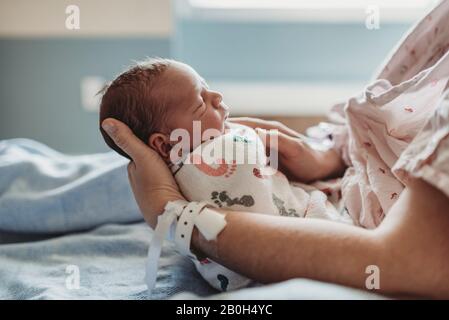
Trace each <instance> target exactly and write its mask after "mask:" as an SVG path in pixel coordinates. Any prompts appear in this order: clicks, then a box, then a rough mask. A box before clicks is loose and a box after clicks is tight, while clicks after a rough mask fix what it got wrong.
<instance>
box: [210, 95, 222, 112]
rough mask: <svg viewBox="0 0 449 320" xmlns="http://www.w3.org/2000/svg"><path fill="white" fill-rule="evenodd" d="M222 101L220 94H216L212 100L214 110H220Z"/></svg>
mask: <svg viewBox="0 0 449 320" xmlns="http://www.w3.org/2000/svg"><path fill="white" fill-rule="evenodd" d="M222 101H223V96H222V95H221V94H220V93H218V92H217V93H216V94H215V97H214V99H213V100H212V104H213V105H214V107H215V108H220V105H221V102H222Z"/></svg>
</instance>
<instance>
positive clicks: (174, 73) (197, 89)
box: [163, 63, 229, 147]
mask: <svg viewBox="0 0 449 320" xmlns="http://www.w3.org/2000/svg"><path fill="white" fill-rule="evenodd" d="M163 77H164V80H165V81H164V82H165V85H164V86H163V88H164V90H166V91H165V92H164V95H165V96H166V97H167V99H168V101H169V105H170V110H169V114H168V117H167V125H168V127H169V128H170V130H175V129H179V128H181V129H185V130H187V131H188V132H189V134H190V137H191V138H193V125H194V121H197V125H198V121H199V122H200V123H201V137H202V138H201V140H207V138H204V136H203V133H204V131H206V130H207V129H214V130H208V132H207V133H206V134H207V135H209V136H210V133H211V132H216V134H215V135H220V134H223V133H224V131H225V127H226V119H227V117H228V115H229V111H228V107H227V106H226V105H225V104H224V102H223V97H222V95H221V94H220V93H219V92H216V91H212V90H210V89H209V87H208V85H207V83H206V82H205V80H204V79H203V78H202V77H201V76H200V75H199V74H198V73H196V71H195V70H193V69H192V68H191V67H189V66H188V65H185V64H182V63H173V64H172V65H170V66H169V67H168V69H167V70H166V71H165V72H164V75H163ZM191 146H193V147H195V145H194V144H193V141H192V142H191Z"/></svg>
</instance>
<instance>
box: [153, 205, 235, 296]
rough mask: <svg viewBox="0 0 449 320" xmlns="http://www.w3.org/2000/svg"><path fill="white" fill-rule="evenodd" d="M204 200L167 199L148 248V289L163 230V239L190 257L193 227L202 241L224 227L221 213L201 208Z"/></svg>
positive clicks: (156, 266)
mask: <svg viewBox="0 0 449 320" xmlns="http://www.w3.org/2000/svg"><path fill="white" fill-rule="evenodd" d="M206 206H207V203H205V202H190V203H187V201H182V200H180V201H169V202H168V203H167V205H166V206H165V210H164V213H163V214H162V215H160V216H159V217H158V224H157V226H156V228H155V230H154V233H153V239H152V241H151V243H150V247H149V249H148V258H147V269H146V276H145V277H146V283H147V286H148V289H149V290H150V292H151V291H152V290H153V288H154V286H155V285H156V278H157V269H158V261H159V257H160V254H161V250H162V243H163V240H164V237H165V236H166V235H167V233H171V235H170V234H168V235H167V239H169V240H174V242H175V244H176V247H177V249H178V251H179V253H181V254H182V255H184V256H188V257H189V258H191V259H194V258H195V256H194V255H193V254H192V253H191V251H190V242H191V239H192V232H193V228H194V227H195V226H196V227H197V228H198V231H199V232H200V233H201V234H202V235H203V236H204V238H205V239H206V240H213V239H216V237H217V235H218V234H219V233H220V232H221V230H223V228H224V227H225V226H226V220H225V218H224V215H222V214H220V213H218V212H216V211H214V210H211V209H208V208H205V207H206Z"/></svg>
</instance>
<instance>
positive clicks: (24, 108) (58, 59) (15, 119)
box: [0, 0, 172, 153]
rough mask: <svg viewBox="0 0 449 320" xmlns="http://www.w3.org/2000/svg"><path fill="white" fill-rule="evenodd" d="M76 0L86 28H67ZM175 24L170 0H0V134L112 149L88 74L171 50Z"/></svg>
mask: <svg viewBox="0 0 449 320" xmlns="http://www.w3.org/2000/svg"><path fill="white" fill-rule="evenodd" d="M69 4H76V5H78V6H79V8H80V30H67V29H66V28H65V20H66V14H65V8H66V6H67V5H69ZM171 25H172V19H171V12H170V2H169V1H166V0H127V1H106V0H95V1H92V0H71V1H65V0H39V1H33V0H2V1H0V70H1V73H2V76H1V77H0V98H1V99H0V139H8V138H18V137H25V138H32V139H35V140H38V141H41V142H43V143H46V144H48V145H49V146H51V147H52V148H55V149H57V150H59V151H62V152H68V153H89V152H99V151H106V150H108V148H107V147H106V145H105V144H104V142H103V140H102V138H101V136H100V134H99V131H98V114H97V113H96V112H89V111H86V110H84V109H83V108H82V103H81V92H80V90H81V89H80V83H81V81H82V79H83V78H85V77H90V76H94V77H100V78H103V79H105V80H110V79H112V77H113V76H114V75H116V74H118V73H119V72H120V71H122V70H123V69H124V68H125V67H126V66H127V65H129V64H131V60H133V59H141V58H144V57H145V56H152V55H157V56H169V55H170V49H169V47H170V40H169V37H170V34H171V32H172V30H171Z"/></svg>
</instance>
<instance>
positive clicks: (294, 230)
mask: <svg viewBox="0 0 449 320" xmlns="http://www.w3.org/2000/svg"><path fill="white" fill-rule="evenodd" d="M429 199H432V201H429ZM221 212H222V213H223V214H225V215H226V221H227V226H226V228H225V229H224V230H223V231H222V232H221V233H220V235H219V236H218V238H217V240H216V241H206V240H205V239H204V238H203V237H202V236H201V234H200V233H198V231H197V230H195V232H194V235H193V239H192V246H193V247H194V248H195V249H196V250H198V251H199V252H201V253H202V254H204V255H206V256H209V257H211V258H212V259H214V260H216V261H217V262H219V263H221V264H223V265H225V266H227V267H228V268H230V269H233V270H236V271H237V272H240V273H242V274H245V275H247V276H248V277H250V278H252V279H256V280H258V281H260V282H263V283H270V282H278V281H282V280H287V279H292V278H297V277H302V278H310V279H316V280H321V281H327V282H333V283H338V284H342V285H346V286H352V287H356V288H361V289H366V280H367V277H368V276H369V275H370V273H366V270H367V267H368V266H373V265H374V266H376V267H378V270H379V274H378V275H379V279H380V281H379V282H380V288H379V289H378V292H380V293H384V294H397V295H400V296H403V295H418V296H424V297H435V298H449V232H448V230H449V200H448V198H447V197H446V196H445V195H444V194H442V193H441V192H440V191H439V190H437V189H435V188H433V187H432V186H430V185H429V184H427V183H425V182H423V181H421V180H411V181H410V182H409V184H408V187H407V188H406V189H405V190H404V192H403V193H402V194H401V196H400V198H399V199H398V201H397V202H396V204H395V205H394V206H393V207H392V208H391V210H390V211H389V213H388V215H387V217H386V218H385V219H384V221H383V222H382V224H381V225H380V226H379V227H378V228H377V229H374V230H367V229H363V228H360V227H354V226H348V225H344V224H339V223H335V222H330V221H325V220H318V219H316V220H315V219H295V218H290V217H276V216H269V215H260V214H244V213H241V212H232V211H223V210H221Z"/></svg>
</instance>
